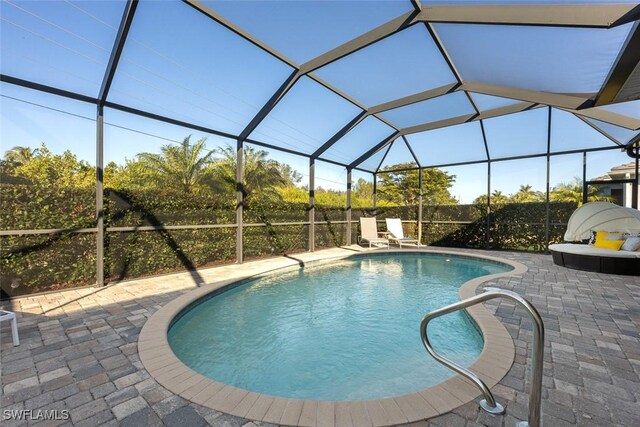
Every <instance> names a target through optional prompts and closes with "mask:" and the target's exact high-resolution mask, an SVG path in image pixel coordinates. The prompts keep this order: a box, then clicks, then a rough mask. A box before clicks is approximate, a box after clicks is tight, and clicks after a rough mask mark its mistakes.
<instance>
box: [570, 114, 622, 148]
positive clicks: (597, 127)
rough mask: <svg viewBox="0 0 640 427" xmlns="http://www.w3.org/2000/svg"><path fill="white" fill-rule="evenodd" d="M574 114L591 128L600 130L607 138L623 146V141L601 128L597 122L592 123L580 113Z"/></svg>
mask: <svg viewBox="0 0 640 427" xmlns="http://www.w3.org/2000/svg"><path fill="white" fill-rule="evenodd" d="M574 116H576V117H577V118H579V119H580V120H582V121H583V122H584V123H586V124H587V125H588V126H589V127H590V128H592V129H594V130H595V131H596V132H598V133H599V134H601V135H603V136H604V137H605V138H607V139H610V140H611V142H613V143H614V144H616V145H620V146H622V143H621V142H620V141H618V140H617V139H616V138H614V137H613V136H611V135H610V134H609V133H608V132H605V131H604V130H603V129H600V127H599V126H596V125H595V124H593V123H591V122H590V121H589V120H587V119H585V118H584V117H582V116H580V115H578V114H574Z"/></svg>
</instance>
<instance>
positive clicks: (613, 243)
mask: <svg viewBox="0 0 640 427" xmlns="http://www.w3.org/2000/svg"><path fill="white" fill-rule="evenodd" d="M599 233H600V232H598V234H599ZM623 244H624V240H606V239H602V240H598V239H597V238H596V242H595V243H594V244H593V247H594V248H600V249H611V250H612V251H619V250H620V248H621V247H622V245H623Z"/></svg>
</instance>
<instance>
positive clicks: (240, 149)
mask: <svg viewBox="0 0 640 427" xmlns="http://www.w3.org/2000/svg"><path fill="white" fill-rule="evenodd" d="M243 175H244V144H243V142H242V140H241V139H238V144H237V146H236V262H237V263H238V264H242V262H243V260H244V248H243V233H242V231H243V230H242V227H243V213H244V186H243V184H242V181H243V179H242V178H243Z"/></svg>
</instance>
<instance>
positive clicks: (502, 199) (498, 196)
mask: <svg viewBox="0 0 640 427" xmlns="http://www.w3.org/2000/svg"><path fill="white" fill-rule="evenodd" d="M508 202H509V198H508V197H507V196H506V195H504V194H503V193H502V191H500V190H494V191H493V193H491V203H493V204H496V205H504V204H506V203H508Z"/></svg>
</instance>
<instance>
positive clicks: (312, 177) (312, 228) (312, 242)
mask: <svg viewBox="0 0 640 427" xmlns="http://www.w3.org/2000/svg"><path fill="white" fill-rule="evenodd" d="M315 191H316V161H315V159H314V158H313V157H310V158H309V244H308V248H309V252H313V251H315V250H316V200H315V198H316V196H315Z"/></svg>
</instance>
